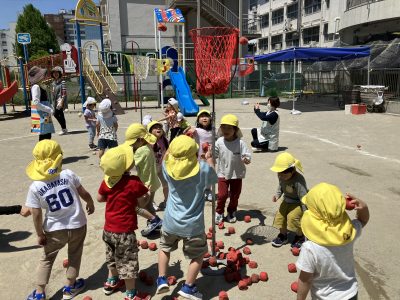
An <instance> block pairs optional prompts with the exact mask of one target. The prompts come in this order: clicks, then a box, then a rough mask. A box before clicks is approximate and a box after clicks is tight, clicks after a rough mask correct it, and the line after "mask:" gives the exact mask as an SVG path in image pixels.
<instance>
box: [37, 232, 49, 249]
mask: <svg viewBox="0 0 400 300" xmlns="http://www.w3.org/2000/svg"><path fill="white" fill-rule="evenodd" d="M37 242H38V245H40V246H44V245H46V242H47V241H46V236H45V235H44V233H42V234H41V235H38V237H37Z"/></svg>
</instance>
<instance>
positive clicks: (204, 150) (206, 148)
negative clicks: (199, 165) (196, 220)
mask: <svg viewBox="0 0 400 300" xmlns="http://www.w3.org/2000/svg"><path fill="white" fill-rule="evenodd" d="M208 147H209V144H208V143H207V142H206V143H203V144H201V149H203V152H204V153H206V152H207V151H208ZM210 229H211V230H212V227H210Z"/></svg>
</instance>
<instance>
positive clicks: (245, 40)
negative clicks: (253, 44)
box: [239, 36, 249, 45]
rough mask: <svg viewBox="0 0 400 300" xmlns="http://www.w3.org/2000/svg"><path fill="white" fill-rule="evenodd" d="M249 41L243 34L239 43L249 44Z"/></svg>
mask: <svg viewBox="0 0 400 300" xmlns="http://www.w3.org/2000/svg"><path fill="white" fill-rule="evenodd" d="M248 42H249V40H248V39H247V37H245V36H241V37H240V39H239V44H240V45H247V44H248Z"/></svg>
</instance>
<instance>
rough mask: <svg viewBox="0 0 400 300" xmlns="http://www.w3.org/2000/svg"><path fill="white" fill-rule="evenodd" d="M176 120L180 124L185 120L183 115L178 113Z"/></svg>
mask: <svg viewBox="0 0 400 300" xmlns="http://www.w3.org/2000/svg"><path fill="white" fill-rule="evenodd" d="M176 119H177V120H178V122H180V121H182V120H183V119H184V117H183V114H182V113H181V112H178V113H177V114H176Z"/></svg>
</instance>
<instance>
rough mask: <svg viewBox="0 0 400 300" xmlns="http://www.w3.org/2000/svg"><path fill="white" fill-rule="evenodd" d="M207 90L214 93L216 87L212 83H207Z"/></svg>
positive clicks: (208, 92)
mask: <svg viewBox="0 0 400 300" xmlns="http://www.w3.org/2000/svg"><path fill="white" fill-rule="evenodd" d="M205 90H206V93H207V94H212V93H214V87H213V85H212V84H211V83H207V84H206V86H205Z"/></svg>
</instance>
